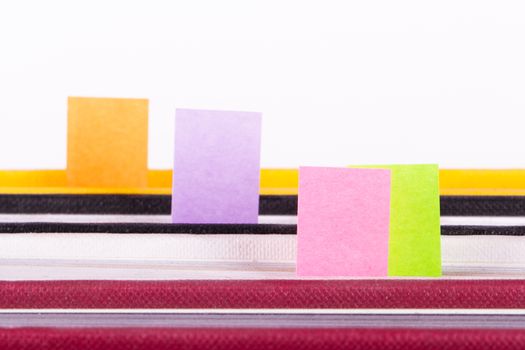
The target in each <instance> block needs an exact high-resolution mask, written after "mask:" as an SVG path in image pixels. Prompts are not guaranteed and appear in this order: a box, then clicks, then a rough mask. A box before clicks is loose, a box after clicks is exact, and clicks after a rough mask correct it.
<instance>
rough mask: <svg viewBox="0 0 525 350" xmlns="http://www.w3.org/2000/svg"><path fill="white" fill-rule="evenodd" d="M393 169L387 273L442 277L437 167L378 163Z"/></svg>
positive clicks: (382, 167)
mask: <svg viewBox="0 0 525 350" xmlns="http://www.w3.org/2000/svg"><path fill="white" fill-rule="evenodd" d="M366 168H374V169H375V168H381V169H390V170H391V171H392V195H391V214H390V244H389V255H388V256H389V257H388V275H389V276H422V277H423V276H426V277H437V276H441V227H440V208H439V167H438V166H437V165H435V164H422V165H419V164H417V165H385V166H383V165H380V166H373V167H366Z"/></svg>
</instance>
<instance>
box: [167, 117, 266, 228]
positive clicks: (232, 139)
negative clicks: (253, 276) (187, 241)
mask: <svg viewBox="0 0 525 350" xmlns="http://www.w3.org/2000/svg"><path fill="white" fill-rule="evenodd" d="M260 147H261V114H260V113H254V112H228V111H208V110H193V109H178V110H177V111H176V118H175V162H174V169H173V198H172V199H173V200H172V219H173V222H174V223H208V224H211V223H232V224H233V223H251V224H256V223H257V221H258V214H259V178H260Z"/></svg>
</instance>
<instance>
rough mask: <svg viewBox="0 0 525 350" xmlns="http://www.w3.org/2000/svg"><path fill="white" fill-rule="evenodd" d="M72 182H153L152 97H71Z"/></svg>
mask: <svg viewBox="0 0 525 350" xmlns="http://www.w3.org/2000/svg"><path fill="white" fill-rule="evenodd" d="M67 176H68V184H69V185H70V186H82V187H102V188H103V187H117V188H119V187H145V186H147V184H148V100H145V99H118V98H81V97H70V98H69V99H68V146H67Z"/></svg>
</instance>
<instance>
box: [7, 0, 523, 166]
mask: <svg viewBox="0 0 525 350" xmlns="http://www.w3.org/2000/svg"><path fill="white" fill-rule="evenodd" d="M70 95H73V96H101V97H146V98H150V106H151V109H150V131H149V132H150V151H149V155H150V167H152V168H170V167H171V166H172V161H171V159H172V154H173V150H172V148H173V146H172V145H173V128H174V125H173V124H174V123H173V120H174V110H175V108H176V107H184V108H207V109H208V108H211V109H228V110H250V111H260V112H263V118H264V119H263V147H262V165H263V166H265V167H272V166H297V165H300V164H302V165H347V164H367V163H372V164H374V163H375V164H377V163H407V162H439V163H440V165H441V166H443V167H525V158H524V153H525V152H524V150H523V147H524V146H525V142H524V141H523V135H525V131H524V130H523V128H522V125H523V122H522V121H523V119H524V117H525V3H524V2H523V1H479V0H476V1H465V0H451V1H448V0H440V1H424V0H415V1H406V0H398V1H392V0H384V1H377V0H367V1H340V2H334V1H327V0H322V1H321V0H320V1H315V2H308V1H305V0H302V1H287V0H280V1H270V0H266V1H260V2H252V1H246V0H245V1H242V0H238V1H228V0H215V1H196V0H191V1H154V0H144V1H129V0H128V1H111V0H105V1H98V0H97V1H95V0H89V1H56V0H46V1H23V0H16V1H15V0H2V1H1V2H0V168H2V169H7V168H11V169H21V168H25V169H27V168H63V167H65V163H66V121H67V116H66V111H67V106H66V101H67V96H70Z"/></svg>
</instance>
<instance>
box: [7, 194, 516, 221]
mask: <svg viewBox="0 0 525 350" xmlns="http://www.w3.org/2000/svg"><path fill="white" fill-rule="evenodd" d="M170 211H171V197H170V196H167V195H111V194H109V195H66V194H54V195H48V194H46V195H0V213H4V214H100V215H102V214H113V215H116V214H119V215H126V214H127V215H167V214H169V213H170ZM259 212H260V214H261V215H295V214H296V213H297V196H277V195H271V196H270V195H264V196H261V197H260V207H259ZM441 215H443V216H525V196H441Z"/></svg>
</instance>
